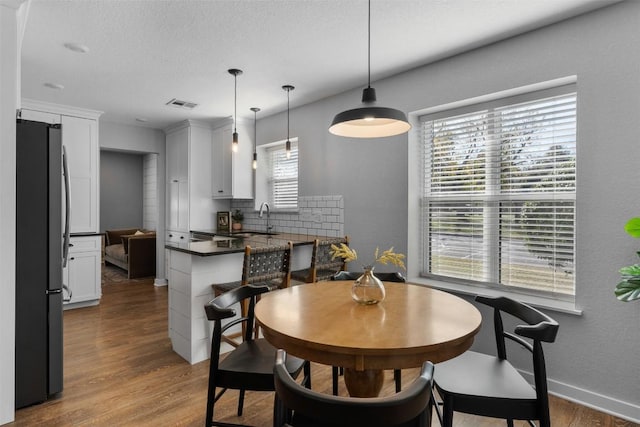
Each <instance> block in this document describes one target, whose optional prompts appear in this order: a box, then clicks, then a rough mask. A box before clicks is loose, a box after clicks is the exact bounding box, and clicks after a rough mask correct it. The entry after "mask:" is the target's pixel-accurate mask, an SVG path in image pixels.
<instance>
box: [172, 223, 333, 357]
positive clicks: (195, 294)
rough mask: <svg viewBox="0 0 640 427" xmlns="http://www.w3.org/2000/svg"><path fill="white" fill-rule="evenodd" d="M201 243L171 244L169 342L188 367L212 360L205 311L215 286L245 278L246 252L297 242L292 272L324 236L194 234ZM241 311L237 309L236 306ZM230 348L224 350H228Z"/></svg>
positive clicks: (307, 259) (308, 259) (305, 262)
mask: <svg viewBox="0 0 640 427" xmlns="http://www.w3.org/2000/svg"><path fill="white" fill-rule="evenodd" d="M196 234H197V235H204V236H205V237H204V238H202V239H193V240H194V241H191V242H185V243H173V242H172V243H167V244H166V245H165V248H166V249H167V266H168V279H169V338H171V345H172V347H173V350H174V351H175V352H176V353H178V354H179V355H180V356H182V357H183V358H184V359H185V360H187V361H188V362H189V363H191V364H194V363H198V362H201V361H203V360H206V359H208V358H209V354H210V352H211V329H212V327H213V325H212V324H211V323H212V322H209V321H208V320H207V317H206V315H205V310H204V306H205V304H207V303H208V302H209V301H210V300H211V299H213V297H214V294H213V288H212V287H211V285H212V284H213V283H224V282H232V281H236V280H240V279H241V278H242V264H243V260H244V248H245V246H247V245H249V246H251V247H256V248H258V247H266V246H276V245H286V244H287V243H288V242H292V243H293V246H294V247H293V253H292V255H291V269H292V270H298V269H302V268H306V267H308V266H309V264H310V262H311V250H312V248H313V241H314V240H315V239H316V238H320V239H322V238H323V237H320V236H315V235H306V234H305V235H302V234H289V233H279V234H264V233H262V234H261V233H258V232H251V231H244V232H242V233H230V234H228V235H220V234H218V233H213V232H212V233H210V234H206V233H203V232H202V231H200V232H198V231H195V230H194V231H193V235H196ZM238 311H239V307H238ZM228 350H230V348H223V349H222V351H223V352H224V351H228Z"/></svg>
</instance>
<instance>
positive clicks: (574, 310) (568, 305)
mask: <svg viewBox="0 0 640 427" xmlns="http://www.w3.org/2000/svg"><path fill="white" fill-rule="evenodd" d="M407 281H408V282H411V283H417V284H420V285H426V286H430V287H432V288H436V289H440V290H444V291H449V292H453V293H457V294H461V295H468V296H476V295H482V296H488V297H498V296H508V297H510V298H513V299H517V300H518V301H522V302H524V303H527V304H529V305H531V306H533V307H537V308H542V309H546V310H551V311H557V312H560V313H566V314H573V315H575V316H582V310H581V309H580V308H578V307H576V306H575V303H574V302H571V301H562V300H558V299H551V298H544V297H540V296H536V295H530V294H525V293H515V292H509V291H508V290H506V289H505V290H499V289H493V288H485V287H480V286H473V285H467V284H463V283H453V282H443V281H441V280H433V279H427V278H425V277H410V276H407Z"/></svg>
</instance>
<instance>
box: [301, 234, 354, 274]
mask: <svg viewBox="0 0 640 427" xmlns="http://www.w3.org/2000/svg"><path fill="white" fill-rule="evenodd" d="M342 243H344V244H345V245H349V237H348V236H345V237H337V238H327V239H322V240H320V239H315V240H314V241H313V249H312V251H311V265H310V266H309V267H308V268H304V269H302V270H295V271H292V272H291V278H292V279H293V280H297V281H299V282H305V283H314V282H319V281H322V280H331V277H332V276H333V275H334V274H336V273H337V272H339V271H341V270H344V269H345V262H344V259H342V258H335V259H332V255H331V245H336V246H340V244H342Z"/></svg>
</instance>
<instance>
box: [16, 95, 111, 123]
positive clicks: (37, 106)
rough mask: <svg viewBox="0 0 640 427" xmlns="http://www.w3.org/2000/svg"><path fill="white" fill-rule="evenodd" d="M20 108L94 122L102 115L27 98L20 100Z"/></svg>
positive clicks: (97, 112)
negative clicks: (92, 120)
mask: <svg viewBox="0 0 640 427" xmlns="http://www.w3.org/2000/svg"><path fill="white" fill-rule="evenodd" d="M22 108H26V109H29V110H36V111H43V112H46V113H56V114H61V115H65V116H72V117H82V118H85V119H94V120H98V118H99V117H100V116H101V115H102V113H103V111H98V110H89V109H87V108H78V107H72V106H69V105H62V104H54V103H52V102H44V101H36V100H34V99H27V98H23V99H22Z"/></svg>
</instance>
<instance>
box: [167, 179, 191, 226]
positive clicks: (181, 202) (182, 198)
mask: <svg viewBox="0 0 640 427" xmlns="http://www.w3.org/2000/svg"><path fill="white" fill-rule="evenodd" d="M168 187H169V195H168V196H169V197H168V198H167V199H168V201H169V217H168V220H167V228H168V229H169V230H174V231H182V232H188V231H189V183H188V182H185V181H178V180H172V181H171V182H169V186H168Z"/></svg>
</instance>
